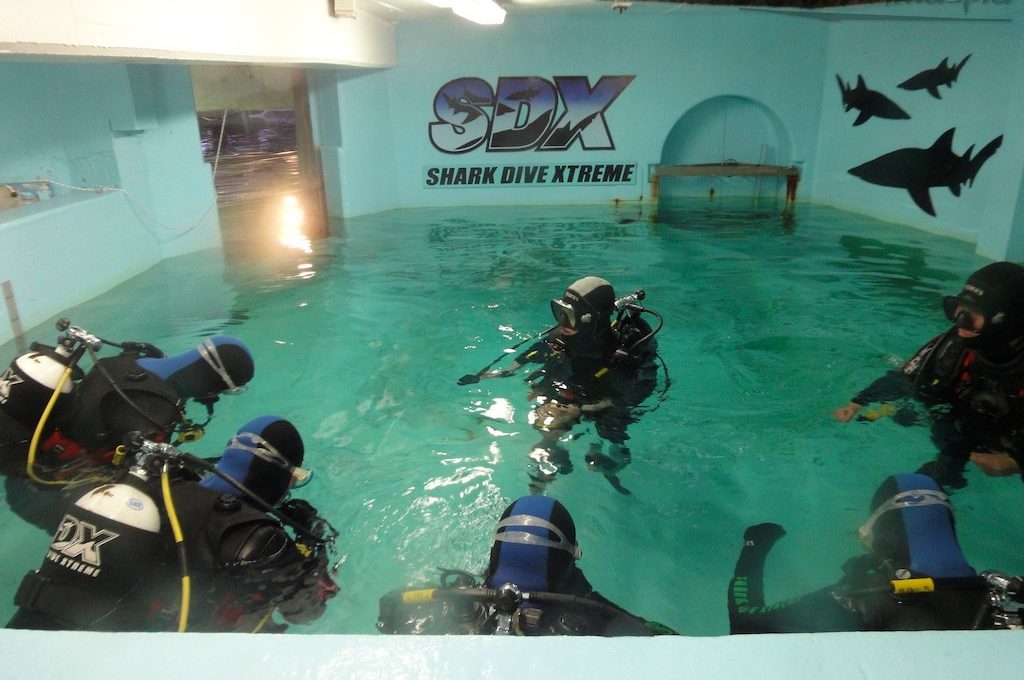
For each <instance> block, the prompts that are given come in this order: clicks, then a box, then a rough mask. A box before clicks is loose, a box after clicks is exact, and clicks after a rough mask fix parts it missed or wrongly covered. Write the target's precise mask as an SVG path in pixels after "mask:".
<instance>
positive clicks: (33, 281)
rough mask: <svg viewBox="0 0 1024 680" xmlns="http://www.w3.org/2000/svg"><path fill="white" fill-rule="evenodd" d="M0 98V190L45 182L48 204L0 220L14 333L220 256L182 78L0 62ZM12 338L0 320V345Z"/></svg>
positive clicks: (208, 182) (148, 71)
mask: <svg viewBox="0 0 1024 680" xmlns="http://www.w3.org/2000/svg"><path fill="white" fill-rule="evenodd" d="M0 92H3V96H0V121H2V128H0V129H2V133H0V183H5V182H28V181H35V180H38V179H43V180H48V181H51V182H54V183H55V196H54V198H53V199H51V200H49V201H45V202H40V203H38V204H29V205H25V206H22V207H18V208H11V209H7V210H3V211H0V251H2V252H4V253H7V254H8V256H7V257H6V258H5V264H4V266H3V268H2V270H0V280H3V281H10V282H11V285H12V287H13V290H14V294H15V298H16V301H17V305H18V310H19V312H20V316H21V321H22V323H23V325H24V326H25V327H31V326H32V325H35V324H37V323H40V322H42V321H44V320H45V319H47V318H48V317H50V316H52V315H54V314H56V313H59V310H60V309H62V308H64V307H67V306H69V305H73V304H76V303H80V302H83V301H85V300H88V299H89V298H91V297H94V296H96V295H98V294H100V293H102V292H104V291H105V290H107V289H109V288H110V287H111V286H114V285H116V284H118V283H120V282H121V281H124V280H125V279H127V278H129V277H131V276H134V275H135V274H138V273H140V272H142V271H145V270H146V269H147V268H149V267H150V266H152V265H153V264H155V263H156V262H159V261H160V260H161V259H162V258H164V257H170V256H174V255H181V254H184V253H189V252H194V251H197V250H201V249H206V248H214V247H217V246H219V245H220V232H219V223H218V219H217V211H216V209H215V195H214V189H213V182H212V177H211V174H210V168H209V166H208V165H207V164H204V163H203V160H202V152H201V149H200V145H199V131H198V125H197V122H196V116H195V107H194V105H193V100H192V86H191V79H190V76H189V72H188V69H187V67H185V66H178V65H166V64H165V65H155V64H154V65H142V64H139V65H125V64H99V63H46V64H42V63H0ZM72 187H78V188H79V189H74V188H72ZM95 187H105V189H104V191H103V192H97V191H94V190H90V189H94V188H95ZM81 189H85V190H84V191H83V190H81ZM12 254H16V255H12ZM12 335H13V333H12V329H11V326H10V324H9V323H7V319H6V315H5V318H4V319H3V322H2V323H0V342H2V341H4V340H7V339H9V338H11V337H12Z"/></svg>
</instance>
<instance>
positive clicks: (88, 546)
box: [46, 514, 121, 578]
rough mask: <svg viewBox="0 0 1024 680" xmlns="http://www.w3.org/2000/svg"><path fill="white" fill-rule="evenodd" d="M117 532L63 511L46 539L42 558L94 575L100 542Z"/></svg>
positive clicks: (98, 564)
mask: <svg viewBox="0 0 1024 680" xmlns="http://www.w3.org/2000/svg"><path fill="white" fill-rule="evenodd" d="M120 535H121V534H118V533H116V532H113V531H107V530H106V529H98V528H97V527H96V526H95V525H93V524H90V523H89V522H84V521H82V520H79V519H78V518H77V517H74V516H73V515H70V514H66V515H64V519H63V520H61V523H60V526H59V527H58V528H57V533H56V534H55V535H54V537H53V542H52V543H50V549H49V550H48V551H47V554H46V559H48V560H50V561H51V562H54V563H55V564H57V565H59V566H61V567H65V568H67V569H71V570H72V571H77V572H79V573H81V574H84V575H86V576H92V577H94V578H95V577H96V576H99V574H100V567H101V566H102V564H103V560H102V558H101V557H100V546H102V545H103V544H105V543H109V542H110V541H113V540H114V539H115V538H117V537H118V536H120Z"/></svg>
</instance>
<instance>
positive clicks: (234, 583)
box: [8, 416, 338, 632]
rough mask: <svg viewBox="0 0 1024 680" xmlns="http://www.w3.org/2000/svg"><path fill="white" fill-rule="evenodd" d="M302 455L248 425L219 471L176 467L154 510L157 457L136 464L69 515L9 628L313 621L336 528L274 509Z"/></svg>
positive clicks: (300, 475) (233, 627)
mask: <svg viewBox="0 0 1024 680" xmlns="http://www.w3.org/2000/svg"><path fill="white" fill-rule="evenodd" d="M149 444H150V445H151V446H153V447H155V448H154V449H153V450H159V448H158V447H159V446H161V445H159V444H155V443H152V442H150V443H149ZM303 457H304V449H303V443H302V438H301V436H300V435H299V433H298V431H297V430H296V429H295V427H294V426H293V425H292V424H291V423H290V422H288V421H287V420H284V419H282V418H279V417H276V416H264V417H261V418H256V419H254V420H251V421H249V422H248V423H246V424H245V425H243V426H242V428H240V429H239V431H238V434H237V435H236V436H235V437H234V438H233V439H232V440H231V441H230V442H229V443H228V446H227V448H225V450H224V452H223V455H222V456H221V458H220V461H219V462H218V463H217V465H216V468H215V471H216V474H213V473H211V474H208V475H207V476H206V477H205V478H204V479H202V480H198V479H196V478H195V476H194V475H193V474H192V473H191V472H189V471H187V470H183V469H176V470H175V471H174V477H173V479H171V478H170V477H169V478H168V479H167V483H168V489H167V493H169V495H170V498H171V501H170V502H168V501H167V500H166V497H164V503H163V507H162V508H161V507H159V501H158V500H157V499H160V498H161V492H160V485H161V482H162V480H161V479H160V468H161V466H162V465H163V464H164V462H165V461H164V460H160V459H157V458H155V457H154V458H150V459H148V460H147V461H146V462H142V461H141V459H140V461H139V462H137V464H136V466H135V467H133V468H132V472H131V473H129V474H125V475H124V476H123V477H122V478H121V479H119V480H118V481H117V483H113V484H105V485H102V486H100V487H97V488H96V489H94V490H93V491H90V492H89V493H87V494H85V495H84V496H82V497H81V498H80V499H79V500H78V502H77V503H75V504H74V505H73V506H71V507H70V508H69V509H68V510H67V512H66V514H65V516H64V519H63V520H62V521H61V522H60V524H59V527H58V529H57V532H56V533H55V535H54V538H53V541H52V542H51V544H50V547H49V550H48V551H47V555H46V558H45V559H44V560H43V564H42V566H41V567H40V568H39V569H37V570H35V571H32V572H29V573H28V575H27V576H26V577H25V578H24V579H23V581H22V584H21V587H20V588H19V590H18V593H17V595H16V596H15V604H17V605H18V606H19V610H18V612H17V613H16V614H15V616H14V617H13V618H12V620H11V621H10V623H9V624H8V627H9V628H36V629H46V630H62V629H63V630H92V631H118V632H123V631H163V630H175V629H177V630H179V631H183V630H185V631H190V632H254V631H257V630H274V631H280V630H283V628H284V627H285V626H284V625H283V624H279V623H275V622H274V621H273V620H272V618H271V617H272V615H273V614H274V613H275V612H276V613H278V614H279V615H281V616H282V617H283V618H284V620H285V621H288V622H289V623H306V622H309V621H312V620H314V619H316V618H318V617H319V616H321V615H322V614H323V612H324V609H325V607H326V602H327V600H328V599H330V598H331V597H333V596H334V595H335V594H336V593H337V591H338V587H337V585H335V583H334V581H333V579H332V578H331V570H330V568H329V566H328V559H329V557H328V553H329V552H330V551H331V549H332V545H331V544H332V542H333V538H334V536H336V532H335V531H334V530H333V528H331V527H330V525H329V524H328V523H327V522H326V521H325V520H323V519H321V518H320V517H319V516H318V514H317V512H316V509H315V508H313V507H312V506H311V505H309V504H308V503H306V502H304V501H299V500H289V501H286V502H283V503H282V501H283V500H284V498H285V496H286V494H288V492H289V489H290V488H291V487H292V486H293V485H294V484H297V483H299V484H301V483H303V482H304V481H305V480H307V479H308V478H309V475H310V473H309V472H308V471H306V470H304V469H303V468H302V467H301V464H302V461H303ZM168 460H169V459H168ZM154 463H155V464H154ZM225 478H228V479H230V480H233V481H232V482H229V481H226V479H225ZM236 484H240V485H241V487H243V488H244V489H245V490H244V491H243V490H241V489H240V488H238V487H237V486H236ZM172 518H173V519H172ZM281 518H286V519H287V521H282V519H281ZM286 527H290V528H291V529H292V530H293V532H294V536H293V535H292V534H290V533H289V532H288V531H286ZM178 531H180V534H181V543H180V547H179V550H178V552H177V553H176V552H175V544H176V542H175V539H177V538H178V536H176V535H175V534H176V533H177V532H178ZM182 559H184V562H185V564H186V565H187V572H188V574H189V576H190V582H191V589H190V593H189V594H188V596H187V597H188V599H187V605H188V606H187V607H186V606H182V604H181V603H182V599H183V590H182V588H181V584H180V581H181V568H182V567H181V560H182Z"/></svg>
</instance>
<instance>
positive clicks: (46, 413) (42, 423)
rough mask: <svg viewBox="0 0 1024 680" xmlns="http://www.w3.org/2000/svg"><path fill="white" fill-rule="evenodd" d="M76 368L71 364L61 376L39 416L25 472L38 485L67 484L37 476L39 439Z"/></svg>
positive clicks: (29, 448) (29, 447)
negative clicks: (72, 371) (61, 392)
mask: <svg viewBox="0 0 1024 680" xmlns="http://www.w3.org/2000/svg"><path fill="white" fill-rule="evenodd" d="M73 368H74V366H73V365H72V364H69V365H68V367H67V368H66V369H64V373H63V374H62V375H61V376H60V380H58V381H57V387H56V388H55V389H54V390H53V394H52V395H51V396H50V401H48V402H47V403H46V408H44V409H43V414H42V415H41V416H39V422H38V423H36V431H35V432H33V433H32V443H30V444H29V446H28V460H26V461H25V472H26V474H28V478H29V479H31V480H32V481H33V482H35V483H36V484H46V485H54V486H65V485H67V482H64V481H61V480H52V479H42V478H40V477H39V476H38V475H36V470H35V468H36V452H37V451H38V449H39V439H40V438H41V437H42V435H43V430H44V429H45V427H46V421H47V420H49V418H50V412H51V411H53V407H54V405H55V404H56V403H57V399H59V398H60V391H61V390H62V389H64V384H65V383H66V382H67V381H68V379H69V378H70V377H71V370H72V369H73Z"/></svg>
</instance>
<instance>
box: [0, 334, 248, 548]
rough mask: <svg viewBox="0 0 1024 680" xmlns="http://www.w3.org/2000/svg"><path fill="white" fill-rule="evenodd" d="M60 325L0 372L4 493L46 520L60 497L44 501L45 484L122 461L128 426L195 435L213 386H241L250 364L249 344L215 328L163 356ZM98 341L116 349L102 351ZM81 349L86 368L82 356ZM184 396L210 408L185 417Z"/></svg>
mask: <svg viewBox="0 0 1024 680" xmlns="http://www.w3.org/2000/svg"><path fill="white" fill-rule="evenodd" d="M57 328H58V329H59V330H61V331H62V332H63V333H64V335H63V336H62V337H60V338H59V339H58V342H57V344H56V345H55V346H52V347H51V346H48V345H43V344H39V343H32V345H31V347H30V351H29V352H27V353H26V354H23V355H22V356H19V357H17V358H16V359H15V360H14V361H12V362H11V364H10V366H8V368H7V369H6V370H5V371H4V372H3V373H0V471H2V472H3V473H4V474H5V475H6V476H7V481H6V487H7V500H8V503H9V504H10V505H11V507H12V509H13V510H14V511H15V512H16V513H18V514H19V515H21V516H22V517H24V518H25V519H27V520H28V521H30V522H32V523H33V524H36V525H38V526H42V527H44V528H46V529H47V530H48V529H49V528H51V527H52V526H53V525H54V522H55V521H57V520H58V519H59V517H60V515H59V514H58V515H57V516H53V514H52V513H53V512H59V508H58V507H57V505H59V504H57V503H54V502H52V500H49V499H48V500H47V501H46V502H41V501H42V499H41V498H39V496H40V493H41V491H43V490H51V489H55V488H56V489H61V488H63V489H68V488H71V487H74V486H80V485H82V484H89V483H91V484H94V485H95V483H98V482H99V481H102V480H104V479H106V478H108V477H109V476H110V475H111V474H112V473H113V471H114V469H113V468H114V467H115V466H116V465H117V464H118V461H116V460H115V457H114V451H115V449H116V448H117V446H118V445H119V444H120V443H121V442H122V441H123V439H124V437H125V435H126V434H127V433H128V432H140V433H142V435H143V436H144V437H146V438H148V439H152V440H154V441H158V442H159V441H167V440H169V439H170V437H172V436H173V435H174V434H175V433H177V439H178V441H194V440H196V439H198V438H199V437H200V436H202V433H203V427H204V426H205V425H206V424H207V423H208V422H209V420H210V418H211V417H212V415H213V405H214V403H215V402H216V401H217V400H218V397H219V395H221V394H237V393H239V392H241V391H242V390H243V389H244V386H245V385H246V384H247V383H248V382H249V381H250V380H251V379H252V377H253V372H254V367H253V360H252V355H251V354H250V352H249V350H248V348H247V347H246V346H245V344H244V343H242V342H241V341H240V340H237V339H235V338H231V337H226V336H214V337H212V338H208V339H206V340H204V341H203V342H202V343H201V344H199V346H197V347H196V348H195V349H192V350H190V351H187V352H184V353H182V354H178V355H175V356H170V357H168V356H165V355H164V354H163V352H161V351H160V350H159V349H157V348H156V347H154V346H153V345H150V344H149V343H143V342H122V343H116V342H111V341H109V340H104V339H103V338H100V337H97V336H95V335H93V334H92V333H90V332H89V331H86V330H84V329H82V328H79V327H76V326H72V325H71V324H70V323H69V322H68V321H67V320H66V319H61V320H60V322H58V324H57ZM104 344H106V345H111V346H113V347H116V348H118V349H120V350H121V352H120V354H118V355H116V356H110V357H102V358H101V357H99V356H98V355H97V352H98V350H99V349H100V348H101V347H102V346H103V345H104ZM86 353H88V354H89V356H90V358H91V360H92V366H91V367H90V368H89V370H88V372H86V371H84V370H83V369H82V367H81V366H80V365H79V364H80V360H81V358H82V357H83V356H84V355H85V354H86ZM188 400H193V401H195V402H197V403H199V404H201V405H203V406H204V407H205V408H206V422H204V423H194V422H193V421H192V420H190V419H189V418H188V416H187V413H186V403H187V401H188ZM22 477H27V478H28V480H25V479H22ZM65 500H70V499H69V498H66V499H65ZM35 506H40V507H35ZM42 506H45V507H42Z"/></svg>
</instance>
